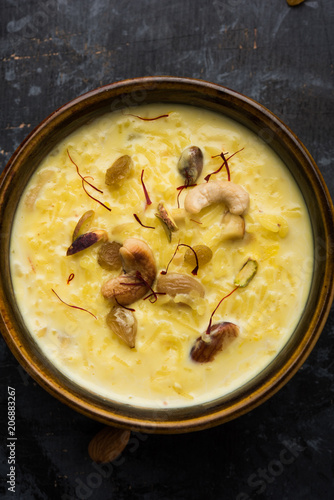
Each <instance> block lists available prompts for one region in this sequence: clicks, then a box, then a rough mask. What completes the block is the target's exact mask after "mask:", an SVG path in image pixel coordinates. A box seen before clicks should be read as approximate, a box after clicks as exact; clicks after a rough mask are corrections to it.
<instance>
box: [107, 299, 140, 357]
mask: <svg viewBox="0 0 334 500" xmlns="http://www.w3.org/2000/svg"><path fill="white" fill-rule="evenodd" d="M106 320H107V325H108V326H109V327H110V328H111V330H112V331H113V332H114V333H115V334H116V335H118V337H120V338H121V339H122V340H124V342H126V343H127V344H128V346H129V347H131V348H133V347H134V346H135V340H136V334H137V320H136V317H135V315H134V314H133V312H132V311H130V310H129V309H125V308H124V307H121V306H114V307H113V308H112V309H111V310H110V312H109V313H108V315H107V318H106Z"/></svg>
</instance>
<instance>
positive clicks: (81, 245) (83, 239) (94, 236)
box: [66, 230, 108, 255]
mask: <svg viewBox="0 0 334 500" xmlns="http://www.w3.org/2000/svg"><path fill="white" fill-rule="evenodd" d="M107 239H108V233H107V231H103V230H97V231H92V232H90V233H85V234H82V235H81V236H79V237H78V238H77V239H76V240H74V241H73V243H72V245H71V246H70V247H69V248H68V250H67V252H66V255H73V254H75V253H78V252H82V250H86V248H89V247H90V246H92V245H94V243H97V242H98V241H101V240H104V241H106V240H107Z"/></svg>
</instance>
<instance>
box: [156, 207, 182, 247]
mask: <svg viewBox="0 0 334 500" xmlns="http://www.w3.org/2000/svg"><path fill="white" fill-rule="evenodd" d="M155 216H156V217H157V218H158V219H159V220H160V221H161V222H162V225H163V227H164V229H165V231H166V235H167V238H168V241H169V242H170V241H172V233H174V232H175V231H177V230H178V229H179V228H178V227H177V225H176V223H175V221H174V219H173V217H172V215H171V213H170V212H169V210H168V209H167V208H166V207H165V206H164V204H163V202H162V201H161V202H160V203H159V205H158V213H157V214H155Z"/></svg>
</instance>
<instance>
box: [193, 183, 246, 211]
mask: <svg viewBox="0 0 334 500" xmlns="http://www.w3.org/2000/svg"><path fill="white" fill-rule="evenodd" d="M219 202H223V203H225V205H226V206H227V208H228V210H229V211H230V212H231V214H236V215H241V214H243V213H244V212H245V210H246V209H247V207H248V204H249V195H248V193H247V191H245V190H244V188H242V187H241V186H239V184H234V183H233V182H230V181H211V182H206V183H204V184H199V185H198V186H196V187H194V188H193V189H192V190H191V191H189V192H188V194H187V196H186V198H185V200H184V208H185V209H186V210H187V212H189V213H191V214H197V213H198V212H200V211H201V210H202V208H204V207H207V206H208V205H211V203H219Z"/></svg>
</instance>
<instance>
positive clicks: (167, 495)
mask: <svg viewBox="0 0 334 500" xmlns="http://www.w3.org/2000/svg"><path fill="white" fill-rule="evenodd" d="M0 23H1V39H0V50H1V55H2V63H1V94H0V103H1V115H0V127H1V137H0V158H1V165H2V167H3V166H4V165H5V163H6V162H7V160H8V159H9V158H10V156H11V154H12V153H13V152H14V150H15V148H16V147H17V146H18V145H19V144H20V142H21V141H22V140H23V139H24V137H25V136H26V135H27V134H28V133H29V132H30V131H31V130H32V129H33V128H34V127H35V126H36V125H37V124H38V123H39V122H40V121H41V120H42V119H43V118H45V117H46V116H47V115H48V114H50V113H51V112H52V111H53V110H54V109H56V108H57V107H59V106H60V105H62V104H64V103H65V102H67V101H69V100H70V99H72V98H74V97H76V96H77V95H79V94H82V93H84V92H86V91H88V90H90V89H93V88H95V87H97V86H99V85H103V84H106V83H109V82H112V81H115V80H121V79H125V78H131V77H137V76H144V75H162V74H164V75H166V74H167V75H175V76H186V77H194V78H200V79H205V80H209V81H212V82H214V83H219V84H222V85H224V86H227V87H230V88H232V89H234V90H236V91H239V92H241V93H243V94H246V95H248V96H249V97H252V98H253V99H255V100H257V101H259V102H260V103H261V104H263V105H265V106H266V107H267V108H269V109H270V110H271V111H273V112H274V113H276V114H277V115H278V116H279V117H280V118H281V119H282V120H283V121H284V122H285V123H286V124H287V125H288V126H289V127H290V128H291V129H292V130H293V131H294V132H295V133H296V134H297V135H298V136H299V137H300V139H301V140H302V142H303V143H304V144H305V145H306V147H307V148H308V149H309V151H310V152H311V154H312V155H313V157H314V159H315V160H316V162H317V164H318V166H319V168H320V170H321V172H322V174H323V176H324V178H325V180H326V182H327V185H328V187H329V190H330V192H331V194H332V196H333V195H334V176H333V168H334V167H333V161H334V143H333V130H334V92H333V82H334V70H333V47H334V31H333V23H334V2H333V1H332V0H306V1H305V2H303V3H302V4H301V5H299V6H298V7H293V8H291V7H289V6H288V5H287V2H286V0H270V2H269V1H267V0H252V1H251V2H248V1H244V0H212V1H210V2H209V1H207V0H206V1H205V0H202V1H199V0H185V1H182V2H180V1H177V0H170V1H168V2H166V1H161V0H141V1H136V0H123V1H120V2H116V1H111V0H109V1H108V0H94V1H91V0H72V1H67V0H27V1H25V2H18V1H15V0H2V1H1V21H0ZM333 341H334V313H333V309H332V313H331V315H330V317H329V320H328V322H327V324H326V326H325V328H324V330H323V333H322V335H321V338H320V340H319V342H318V343H317V345H316V347H315V349H314V351H313V352H312V354H311V356H310V357H309V358H308V360H307V361H306V363H305V364H304V366H303V367H302V368H301V369H300V370H299V372H298V373H297V374H296V375H295V376H294V378H293V379H292V380H291V381H290V382H289V383H288V384H287V385H286V386H285V387H284V388H283V389H282V390H281V391H280V392H279V393H278V394H276V395H275V396H274V397H273V398H271V399H270V400H269V401H267V402H266V403H265V404H263V405H262V406H260V407H259V408H257V409H255V410H253V411H252V412H250V413H249V414H247V415H245V416H243V417H241V418H239V419H237V420H235V421H232V422H229V423H227V424H225V425H221V426H219V427H216V428H214V429H210V430H207V431H201V432H198V433H194V434H184V435H176V436H159V435H142V434H133V435H132V438H131V441H130V444H129V446H128V448H127V449H126V451H125V452H124V454H123V455H122V457H121V458H120V459H118V460H117V461H116V463H113V464H112V465H104V466H98V465H96V464H94V463H92V461H91V460H90V459H89V456H88V453H87V446H88V443H89V441H90V439H91V438H92V436H93V435H94V434H95V433H96V432H97V431H98V430H99V429H100V427H101V426H100V425H99V424H98V423H96V422H94V421H92V420H90V419H88V418H86V417H84V416H82V415H79V414H77V413H75V412H74V411H72V410H70V409H69V408H67V407H66V406H64V405H63V404H61V403H60V402H58V401H57V400H55V399H54V398H52V397H51V396H50V395H49V394H47V393H46V392H45V391H44V390H43V389H41V388H40V387H39V386H38V385H37V384H36V383H35V382H34V381H33V380H32V379H31V378H30V377H29V376H28V375H26V373H25V372H24V371H23V369H22V368H21V367H20V366H19V365H18V363H17V362H16V360H15V359H14V357H13V356H12V354H11V353H10V351H9V350H8V348H7V346H6V345H5V343H4V341H3V340H2V339H0V360H1V380H2V384H1V389H0V396H1V408H2V410H1V412H0V417H1V426H0V428H1V429H2V431H1V433H2V434H3V437H4V439H3V441H2V444H4V443H5V436H6V430H7V417H6V406H7V403H6V399H7V391H6V388H7V386H11V387H14V388H15V389H16V417H17V436H18V440H17V445H16V472H17V476H16V492H15V494H13V493H11V492H8V490H7V486H8V485H6V484H5V481H3V482H2V483H1V486H0V488H1V489H0V495H1V498H4V499H13V498H15V499H16V498H17V499H20V500H21V499H23V500H49V499H53V498H57V499H62V500H65V499H88V498H89V499H92V500H95V499H103V500H114V499H117V500H128V499H138V500H188V499H189V500H197V499H202V498H205V499H206V500H216V499H217V500H218V499H222V498H224V499H226V500H247V499H257V498H259V499H261V498H265V499H273V500H291V499H293V500H327V499H331V498H333V496H334V480H333V468H334V465H333V448H334V424H333V422H334V363H333V354H334V353H333V350H334V348H333V345H334V342H333ZM7 455H8V453H7V449H6V447H5V446H2V449H1V459H2V460H1V461H2V465H1V478H2V479H4V480H6V479H7V478H6V474H7V473H8V464H7Z"/></svg>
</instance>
